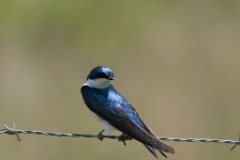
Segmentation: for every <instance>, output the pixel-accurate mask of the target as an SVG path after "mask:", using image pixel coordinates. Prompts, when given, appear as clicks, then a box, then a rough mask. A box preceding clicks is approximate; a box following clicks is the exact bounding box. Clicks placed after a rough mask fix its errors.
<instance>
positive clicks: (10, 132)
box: [0, 122, 240, 151]
mask: <svg viewBox="0 0 240 160" xmlns="http://www.w3.org/2000/svg"><path fill="white" fill-rule="evenodd" d="M4 127H5V129H2V130H0V134H4V133H5V134H8V135H16V136H17V138H18V140H19V141H21V140H20V138H19V136H18V134H36V135H45V136H56V137H72V138H77V137H85V138H99V136H98V135H93V134H78V133H53V132H43V131H32V130H17V129H16V127H15V123H14V122H13V128H9V127H8V126H7V125H6V124H4ZM103 138H109V139H119V136H114V135H113V136H106V135H103ZM158 138H159V139H160V140H164V141H176V142H213V143H228V144H235V145H234V146H233V147H232V148H231V149H230V150H231V151H232V150H233V149H234V148H235V147H236V146H237V145H240V132H238V138H239V140H238V141H234V140H228V139H227V140H222V139H209V138H173V137H158ZM131 139H132V138H131V137H129V138H128V137H126V139H125V140H131Z"/></svg>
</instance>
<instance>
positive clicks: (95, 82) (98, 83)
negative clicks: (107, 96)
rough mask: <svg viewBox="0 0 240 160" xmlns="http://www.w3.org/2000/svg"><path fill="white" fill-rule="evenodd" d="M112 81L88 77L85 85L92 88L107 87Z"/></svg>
mask: <svg viewBox="0 0 240 160" xmlns="http://www.w3.org/2000/svg"><path fill="white" fill-rule="evenodd" d="M110 83H111V81H110V80H109V79H106V78H98V79H88V80H87V82H86V83H85V84H83V86H88V87H92V88H99V89H100V88H106V87H108V86H109V85H110Z"/></svg>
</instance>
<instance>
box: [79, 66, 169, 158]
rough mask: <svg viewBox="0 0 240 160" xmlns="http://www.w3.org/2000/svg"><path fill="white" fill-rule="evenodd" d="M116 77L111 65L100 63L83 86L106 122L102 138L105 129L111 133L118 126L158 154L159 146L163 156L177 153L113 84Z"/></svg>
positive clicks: (90, 105) (85, 97) (90, 104)
mask: <svg viewBox="0 0 240 160" xmlns="http://www.w3.org/2000/svg"><path fill="white" fill-rule="evenodd" d="M113 78H114V73H113V71H112V70H111V69H110V68H108V67H105V66H99V67H96V68H94V69H92V71H91V72H90V73H89V75H88V76H87V82H86V83H85V84H83V86H82V87H81V93H82V97H83V100H84V102H85V104H86V105H87V107H88V108H89V109H90V111H91V113H92V114H93V116H94V117H95V118H96V119H97V120H98V121H99V122H100V123H101V125H102V126H103V129H104V130H102V131H101V132H100V133H99V134H98V135H99V138H100V140H102V139H103V138H102V133H103V131H105V132H106V133H107V134H108V135H111V132H112V131H113V130H114V129H117V130H119V131H121V132H122V133H123V135H127V136H130V137H132V138H134V139H135V140H137V141H139V142H141V143H143V145H144V146H145V147H146V148H147V149H148V150H149V151H150V152H151V153H152V154H153V155H154V156H155V157H156V158H158V157H157V154H156V150H158V151H159V152H160V153H161V154H162V155H163V156H164V157H167V156H166V155H165V154H164V153H163V152H168V153H174V149H173V148H171V147H170V146H168V145H166V144H164V143H162V142H161V141H160V140H159V139H158V138H157V137H156V136H155V135H154V134H153V132H152V131H151V129H150V128H149V127H148V126H147V125H146V123H145V122H144V121H143V120H142V119H141V118H140V116H139V114H138V113H137V111H136V110H135V109H134V108H133V107H132V105H131V104H130V103H129V102H128V101H127V100H126V99H125V98H124V97H123V96H122V95H121V94H120V93H119V92H118V91H117V90H116V89H115V88H114V87H113V86H112V85H111V80H113ZM122 141H123V142H124V138H123V140H122ZM124 143H125V142H124Z"/></svg>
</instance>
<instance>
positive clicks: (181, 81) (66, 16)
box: [0, 0, 240, 160]
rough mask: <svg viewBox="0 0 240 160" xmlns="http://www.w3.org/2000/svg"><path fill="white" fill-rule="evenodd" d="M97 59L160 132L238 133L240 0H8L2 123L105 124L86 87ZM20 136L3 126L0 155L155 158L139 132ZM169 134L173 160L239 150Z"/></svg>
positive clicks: (2, 44)
mask: <svg viewBox="0 0 240 160" xmlns="http://www.w3.org/2000/svg"><path fill="white" fill-rule="evenodd" d="M98 65H107V66H109V67H111V68H112V69H113V70H114V71H115V75H116V77H115V81H113V84H114V86H115V87H116V88H117V89H118V90H119V91H120V92H121V93H122V94H123V95H124V96H125V97H126V98H127V99H128V100H129V101H130V102H131V103H132V104H133V106H134V107H135V108H136V109H137V111H138V112H139V114H140V115H141V117H142V118H143V119H144V120H145V121H146V123H147V124H148V125H149V126H150V127H151V128H152V130H153V131H154V132H155V133H156V134H157V135H159V136H172V137H175V136H176V137H208V138H220V139H237V131H239V130H240V128H239V126H240V125H239V124H240V123H239V114H238V113H239V112H240V98H239V97H240V84H239V82H240V73H239V71H240V1H238V0H229V1H216V0H208V1H206V0H205V1H185V0H183V1H171V0H158V1H155V0H154V1H142V0H138V1H125V0H123V1H110V0H106V1H89V0H78V1H77V0H70V1H62V0H42V1H30V0H24V1H19V0H8V1H3V2H1V5H0V106H1V108H0V122H1V124H0V125H3V124H4V123H6V124H8V125H10V124H11V122H12V121H14V122H16V125H17V128H19V129H31V130H43V131H44V130H45V131H53V132H77V133H92V134H94V133H98V132H99V131H100V130H101V129H102V128H101V126H100V124H98V122H97V121H96V120H95V119H94V118H93V117H92V116H91V114H90V113H89V111H88V109H87V107H86V106H85V105H84V103H83V101H82V98H81V95H80V94H79V88H80V87H81V85H82V84H83V83H84V82H85V79H86V76H87V74H88V72H89V71H90V70H91V69H92V68H93V67H95V66H98ZM2 128H3V127H2ZM114 134H120V133H119V132H114ZM20 136H21V139H22V142H21V143H19V142H18V141H17V140H16V138H15V137H11V136H7V135H0V141H1V143H0V151H1V159H4V160H13V159H34V160H43V159H44V160H50V159H51V160H52V159H58V160H66V159H72V160H75V159H76V160H77V159H115V160H121V159H139V160H140V159H154V157H153V156H152V155H151V154H150V153H149V152H148V151H147V150H146V149H145V148H144V147H143V146H142V145H141V144H140V143H138V142H136V141H131V142H130V141H129V142H127V146H126V147H124V146H123V144H122V143H118V142H117V141H113V140H104V141H103V142H99V141H98V140H96V139H86V138H77V139H71V138H55V137H45V136H36V135H20ZM166 143H167V144H169V145H170V146H172V147H173V148H174V149H175V150H176V154H175V155H169V158H170V159H172V160H175V159H176V160H181V159H184V160H186V159H195V160H202V159H205V160H212V159H218V160H226V159H239V158H238V157H239V152H238V151H237V150H238V149H239V148H236V150H235V151H233V152H230V151H229V149H230V147H231V145H227V144H209V143H179V142H166ZM159 156H161V155H159ZM161 158H163V157H161Z"/></svg>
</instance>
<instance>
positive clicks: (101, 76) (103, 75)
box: [98, 73, 107, 78]
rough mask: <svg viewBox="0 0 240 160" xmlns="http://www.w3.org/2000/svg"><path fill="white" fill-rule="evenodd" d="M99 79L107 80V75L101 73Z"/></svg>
mask: <svg viewBox="0 0 240 160" xmlns="http://www.w3.org/2000/svg"><path fill="white" fill-rule="evenodd" d="M98 77H99V78H107V76H106V74H104V73H99V74H98Z"/></svg>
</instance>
